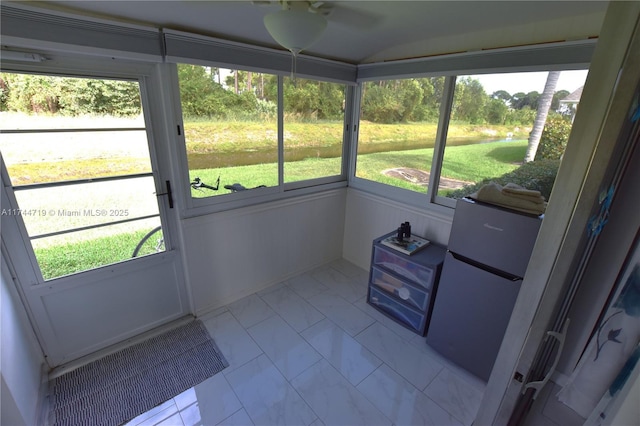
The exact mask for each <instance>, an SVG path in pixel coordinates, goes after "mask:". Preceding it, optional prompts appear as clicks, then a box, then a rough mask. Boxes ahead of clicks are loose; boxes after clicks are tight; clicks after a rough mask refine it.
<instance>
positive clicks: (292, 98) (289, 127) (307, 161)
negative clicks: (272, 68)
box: [283, 77, 346, 183]
mask: <svg viewBox="0 0 640 426" xmlns="http://www.w3.org/2000/svg"><path fill="white" fill-rule="evenodd" d="M345 90H346V87H345V85H343V84H338V83H326V82H322V81H313V80H306V79H302V78H296V80H295V81H292V79H291V78H289V77H286V78H285V79H284V96H283V98H284V181H285V183H291V182H298V181H304V180H309V179H316V178H323V177H326V176H339V175H341V174H342V149H343V138H344V132H343V128H344V106H345V95H346V93H345Z"/></svg>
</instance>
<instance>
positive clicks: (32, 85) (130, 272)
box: [0, 72, 188, 367]
mask: <svg viewBox="0 0 640 426" xmlns="http://www.w3.org/2000/svg"><path fill="white" fill-rule="evenodd" d="M0 78H1V80H0V83H2V85H3V88H7V92H8V95H7V98H6V99H5V100H4V102H5V104H4V105H3V107H4V108H3V110H4V111H3V112H2V113H1V114H0V131H1V133H0V137H1V139H0V150H1V152H2V160H3V161H2V187H3V191H2V200H1V204H0V210H1V214H2V227H1V230H2V253H3V259H4V260H6V261H8V262H9V266H10V268H11V270H12V273H13V275H14V276H15V281H16V284H17V287H18V290H19V291H20V294H21V296H22V299H23V301H24V302H25V305H26V307H27V311H28V312H29V314H30V318H31V321H32V325H33V327H34V329H35V331H36V334H37V336H38V338H39V340H40V343H41V346H42V348H43V351H44V353H45V354H46V357H47V361H48V363H49V365H50V366H52V367H53V366H57V365H61V364H63V363H66V362H68V361H70V360H73V359H76V358H78V357H81V356H83V355H86V354H89V353H91V352H94V351H96V350H99V349H102V348H104V347H106V346H108V345H110V344H114V343H117V342H119V341H122V340H124V339H126V338H128V337H131V336H133V335H136V334H139V333H141V332H144V331H146V330H149V329H151V328H153V327H156V326H158V325H161V324H163V323H166V322H168V321H171V320H173V319H176V318H179V317H181V316H184V315H185V314H186V313H188V303H187V302H186V295H185V290H184V278H183V272H182V266H181V258H180V256H179V255H178V251H177V247H176V241H177V238H175V237H173V235H172V233H175V232H172V231H174V230H175V229H176V226H175V224H173V223H171V222H170V220H171V219H172V218H174V217H175V215H172V214H169V211H170V209H171V208H172V207H173V200H172V199H171V193H170V192H171V189H170V181H169V179H168V177H165V176H163V174H162V172H161V171H160V170H158V167H157V166H156V160H157V150H156V146H155V144H154V134H153V131H152V128H151V126H150V125H149V114H148V112H147V111H145V106H146V105H149V102H148V100H149V94H148V93H147V91H146V88H145V82H146V81H147V80H146V78H145V77H144V76H141V77H139V78H134V79H131V80H126V79H113V78H109V79H106V78H101V77H96V76H91V77H80V78H78V77H73V78H71V77H64V76H60V75H53V74H48V75H42V74H40V75H36V74H24V73H19V72H5V73H2V74H0ZM7 92H5V93H7ZM174 220H175V219H174Z"/></svg>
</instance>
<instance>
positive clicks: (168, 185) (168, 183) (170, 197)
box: [156, 180, 173, 209]
mask: <svg viewBox="0 0 640 426" xmlns="http://www.w3.org/2000/svg"><path fill="white" fill-rule="evenodd" d="M165 183H166V185H167V192H161V193H159V194H156V195H157V196H160V195H166V196H167V198H168V200H167V201H169V208H170V209H172V208H173V192H171V181H168V180H167V181H165Z"/></svg>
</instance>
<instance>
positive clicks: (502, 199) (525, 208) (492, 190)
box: [470, 182, 547, 214]
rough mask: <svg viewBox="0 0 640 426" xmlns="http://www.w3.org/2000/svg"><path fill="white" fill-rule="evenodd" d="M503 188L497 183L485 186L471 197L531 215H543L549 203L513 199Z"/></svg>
mask: <svg viewBox="0 0 640 426" xmlns="http://www.w3.org/2000/svg"><path fill="white" fill-rule="evenodd" d="M502 189H503V188H502V186H500V185H498V184H497V183H495V182H491V183H489V184H487V185H484V186H483V187H482V188H480V189H479V190H478V192H476V193H474V194H471V195H470V197H471V198H473V199H475V200H478V201H483V202H485V203H489V204H495V205H497V206H500V207H505V208H508V209H513V210H517V211H521V212H524V213H530V214H542V213H544V210H545V208H546V206H547V203H544V202H543V203H542V204H540V203H537V202H533V201H529V200H525V199H522V198H518V197H512V196H509V195H507V194H505V193H503V192H502Z"/></svg>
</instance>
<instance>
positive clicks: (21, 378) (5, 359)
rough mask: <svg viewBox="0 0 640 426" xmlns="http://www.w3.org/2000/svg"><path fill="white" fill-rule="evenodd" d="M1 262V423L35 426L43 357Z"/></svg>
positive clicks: (9, 277)
mask: <svg viewBox="0 0 640 426" xmlns="http://www.w3.org/2000/svg"><path fill="white" fill-rule="evenodd" d="M1 261H2V275H1V276H0V281H1V284H2V285H1V290H0V321H1V323H0V329H1V332H0V336H1V339H2V340H1V347H0V352H1V358H0V359H1V361H0V379H1V380H0V381H1V385H2V389H1V390H0V392H1V396H2V401H1V402H0V404H1V409H0V413H1V417H0V424H2V425H11V426H14V425H35V424H38V421H37V420H38V415H39V407H40V405H39V404H40V400H39V392H40V388H41V383H42V379H43V378H42V377H41V373H42V366H43V364H44V357H43V355H42V352H41V351H40V346H39V345H38V343H37V340H36V337H35V334H34V333H33V330H32V329H31V328H30V325H29V321H28V319H27V316H26V312H25V311H24V308H23V305H22V303H21V302H20V300H19V297H18V294H17V292H16V290H15V287H14V285H13V281H12V279H11V276H10V275H9V272H8V270H7V268H6V264H5V262H4V258H2V259H1Z"/></svg>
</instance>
